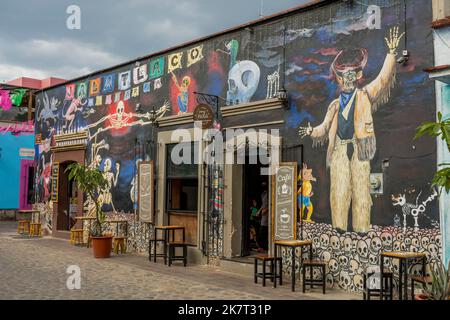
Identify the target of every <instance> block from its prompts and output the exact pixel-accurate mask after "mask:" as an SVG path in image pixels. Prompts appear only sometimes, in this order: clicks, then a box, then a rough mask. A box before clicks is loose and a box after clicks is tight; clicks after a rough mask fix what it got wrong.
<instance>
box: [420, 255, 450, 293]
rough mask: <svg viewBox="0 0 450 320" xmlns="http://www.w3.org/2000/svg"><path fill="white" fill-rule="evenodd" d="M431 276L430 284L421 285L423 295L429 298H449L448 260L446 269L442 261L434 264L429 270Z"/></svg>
mask: <svg viewBox="0 0 450 320" xmlns="http://www.w3.org/2000/svg"><path fill="white" fill-rule="evenodd" d="M431 277H432V282H431V284H425V285H424V286H422V287H423V291H424V294H425V296H426V297H427V298H428V299H430V300H447V299H450V262H449V265H448V267H447V270H445V267H444V264H443V263H442V262H439V263H438V264H436V266H435V268H432V270H431Z"/></svg>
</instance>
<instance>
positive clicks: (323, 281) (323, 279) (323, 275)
mask: <svg viewBox="0 0 450 320" xmlns="http://www.w3.org/2000/svg"><path fill="white" fill-rule="evenodd" d="M322 286H323V294H325V287H326V286H325V266H323V267H322Z"/></svg>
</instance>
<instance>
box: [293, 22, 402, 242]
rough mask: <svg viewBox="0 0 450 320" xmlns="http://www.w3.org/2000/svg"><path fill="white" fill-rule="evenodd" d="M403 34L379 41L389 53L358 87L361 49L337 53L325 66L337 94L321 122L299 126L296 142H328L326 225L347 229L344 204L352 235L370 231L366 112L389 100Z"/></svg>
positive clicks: (372, 145)
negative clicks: (328, 207)
mask: <svg viewBox="0 0 450 320" xmlns="http://www.w3.org/2000/svg"><path fill="white" fill-rule="evenodd" d="M402 36H403V34H401V35H399V31H398V27H394V28H392V29H390V31H389V38H385V41H386V44H387V47H388V49H389V51H388V53H387V55H386V58H385V60H384V64H383V67H382V69H381V71H380V73H379V74H378V76H377V77H376V78H375V79H374V80H373V81H372V82H370V83H369V84H367V85H365V86H364V87H362V88H358V87H357V83H358V80H360V79H362V76H363V70H364V68H365V66H366V64H367V59H368V57H367V56H368V54H367V50H365V49H362V48H361V49H345V50H342V51H340V52H339V53H338V54H337V55H336V57H335V59H334V61H333V62H332V64H331V72H332V75H333V76H334V77H335V79H336V81H337V83H338V84H339V87H340V90H341V93H340V95H339V97H338V98H337V99H335V100H334V101H332V102H331V104H330V105H329V106H328V110H327V112H326V114H325V119H324V120H323V122H322V123H321V124H319V125H318V126H316V127H312V126H311V124H310V123H308V126H307V127H300V128H299V130H298V132H299V135H300V137H301V138H303V137H305V136H310V137H311V138H312V139H313V146H317V145H322V144H324V143H325V142H326V141H327V140H328V150H327V157H326V163H327V168H330V180H331V181H330V182H331V184H330V205H331V215H332V224H333V227H334V228H336V229H337V230H338V231H340V232H345V231H347V220H348V214H349V208H350V203H352V211H353V214H352V216H353V221H352V226H353V231H355V232H359V233H366V232H368V231H369V229H370V228H371V224H370V210H371V207H372V198H371V195H370V160H372V159H373V157H374V155H375V151H376V139H375V131H374V125H373V118H372V113H373V112H375V111H376V110H377V109H378V107H379V106H381V105H382V104H384V103H386V102H387V101H388V100H389V95H390V89H391V88H392V87H393V86H394V83H395V74H396V59H395V56H396V55H397V47H398V44H399V41H400V39H401V38H402Z"/></svg>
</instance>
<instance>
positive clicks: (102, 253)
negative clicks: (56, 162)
mask: <svg viewBox="0 0 450 320" xmlns="http://www.w3.org/2000/svg"><path fill="white" fill-rule="evenodd" d="M66 172H69V179H74V180H75V181H76V182H77V184H78V187H79V188H80V189H81V190H82V191H83V192H84V193H85V194H87V196H88V197H89V198H90V201H92V203H93V204H94V209H95V220H94V221H93V224H92V228H91V239H92V248H93V252H94V257H96V258H109V257H110V256H111V246H112V238H113V237H112V235H109V234H104V233H103V224H104V222H105V214H104V212H103V211H102V210H101V201H100V200H99V196H100V190H102V189H104V188H106V187H107V186H108V181H107V180H106V179H105V177H104V175H103V173H102V172H101V171H100V170H99V169H98V168H92V167H89V166H86V165H83V164H80V163H72V164H70V165H69V166H68V167H67V169H66Z"/></svg>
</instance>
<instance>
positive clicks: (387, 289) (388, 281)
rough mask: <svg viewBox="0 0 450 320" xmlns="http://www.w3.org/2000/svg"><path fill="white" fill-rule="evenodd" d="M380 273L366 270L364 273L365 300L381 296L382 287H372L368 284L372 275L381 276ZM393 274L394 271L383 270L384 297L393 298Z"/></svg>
mask: <svg viewBox="0 0 450 320" xmlns="http://www.w3.org/2000/svg"><path fill="white" fill-rule="evenodd" d="M379 276H380V274H379V273H378V274H376V273H375V272H365V273H364V274H363V289H364V292H363V299H364V300H370V298H371V297H379V296H380V288H379V287H378V288H370V287H369V286H368V285H367V281H368V280H369V279H370V277H379ZM392 278H393V274H392V272H390V271H388V270H384V272H383V281H384V284H383V291H384V293H383V297H385V299H389V300H392V299H393V292H392V291H393V283H392V282H393V280H392Z"/></svg>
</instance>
